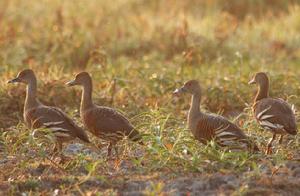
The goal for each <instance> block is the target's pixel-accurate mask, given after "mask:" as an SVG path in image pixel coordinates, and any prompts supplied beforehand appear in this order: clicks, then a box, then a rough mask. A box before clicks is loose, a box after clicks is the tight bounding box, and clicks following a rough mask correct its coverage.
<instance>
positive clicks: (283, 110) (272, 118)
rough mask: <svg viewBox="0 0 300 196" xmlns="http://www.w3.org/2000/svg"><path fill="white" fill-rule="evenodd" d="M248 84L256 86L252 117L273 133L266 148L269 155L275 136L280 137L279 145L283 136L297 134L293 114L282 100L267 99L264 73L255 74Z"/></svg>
mask: <svg viewBox="0 0 300 196" xmlns="http://www.w3.org/2000/svg"><path fill="white" fill-rule="evenodd" d="M249 84H257V85H258V91H257V94H256V97H255V99H254V104H253V106H252V109H253V114H254V117H255V119H256V120H257V122H258V123H259V124H260V125H261V126H262V127H263V128H264V129H266V130H269V131H271V132H272V133H273V137H272V139H271V140H270V142H269V143H268V148H267V154H270V153H271V148H272V142H273V141H274V140H275V139H276V134H279V135H281V137H280V140H279V142H280V143H281V142H282V139H283V135H285V134H291V135H296V134H297V125H296V118H295V112H294V111H293V108H292V107H290V105H289V104H288V103H287V102H285V101H284V100H282V99H274V98H270V97H269V78H268V76H267V75H266V74H265V73H263V72H259V73H256V74H255V76H254V78H253V79H252V80H251V81H250V82H249Z"/></svg>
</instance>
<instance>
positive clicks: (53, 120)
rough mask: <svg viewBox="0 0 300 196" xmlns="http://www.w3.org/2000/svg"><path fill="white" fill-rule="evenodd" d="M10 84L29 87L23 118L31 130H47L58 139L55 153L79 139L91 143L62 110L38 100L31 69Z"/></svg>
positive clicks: (35, 82) (35, 83)
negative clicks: (68, 142)
mask: <svg viewBox="0 0 300 196" xmlns="http://www.w3.org/2000/svg"><path fill="white" fill-rule="evenodd" d="M8 83H24V84H26V85H27V91H26V99H25V104H24V112H23V117H24V121H25V123H26V125H27V126H28V128H30V129H38V128H47V129H49V130H50V131H51V132H52V133H53V134H54V136H55V138H56V144H55V148H54V151H58V152H61V150H62V147H63V143H64V142H67V141H70V140H73V139H75V138H79V139H80V140H82V141H84V142H88V143H89V142H90V141H89V139H88V136H87V135H86V133H85V132H84V130H83V129H82V128H80V127H79V126H77V125H76V124H75V123H74V122H73V121H72V119H70V118H69V117H68V116H67V115H66V114H65V113H64V112H63V111H62V110H60V109H59V108H57V107H51V106H46V105H43V104H42V103H41V102H40V101H39V100H38V99H37V95H36V94H37V79H36V76H35V74H34V72H33V71H32V70H31V69H25V70H23V71H21V72H20V73H19V74H18V76H17V77H16V78H14V79H12V80H9V81H8Z"/></svg>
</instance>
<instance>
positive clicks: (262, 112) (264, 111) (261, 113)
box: [256, 106, 271, 119]
mask: <svg viewBox="0 0 300 196" xmlns="http://www.w3.org/2000/svg"><path fill="white" fill-rule="evenodd" d="M270 108H271V106H269V107H268V108H266V109H264V110H263V111H261V112H260V113H259V114H257V116H256V118H258V119H260V117H261V116H262V115H263V114H264V113H266V112H267V111H268V110H269V109H270Z"/></svg>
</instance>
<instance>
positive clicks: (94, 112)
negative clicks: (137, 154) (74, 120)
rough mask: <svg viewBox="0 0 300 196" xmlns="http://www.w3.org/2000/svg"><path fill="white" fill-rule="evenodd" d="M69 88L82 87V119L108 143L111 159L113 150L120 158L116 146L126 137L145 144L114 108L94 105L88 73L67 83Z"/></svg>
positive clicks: (108, 155)
mask: <svg viewBox="0 0 300 196" xmlns="http://www.w3.org/2000/svg"><path fill="white" fill-rule="evenodd" d="M66 85H67V86H76V85H78V86H81V87H82V96H81V103H80V117H81V120H82V122H83V124H84V126H85V127H86V128H87V130H88V131H90V132H91V133H92V134H93V135H95V136H96V137H98V138H100V139H103V140H105V141H107V142H109V144H108V148H107V157H108V158H111V155H112V154H111V152H112V148H114V150H115V152H116V156H117V157H118V150H117V148H116V144H117V142H118V141H120V140H122V139H123V138H124V137H125V136H126V137H128V138H129V139H130V140H132V141H135V142H138V143H139V144H143V142H142V141H141V139H142V137H141V134H140V133H139V131H138V130H136V129H135V128H134V127H133V125H132V124H131V123H130V122H129V120H128V119H127V118H126V117H125V116H124V115H123V114H121V113H120V112H118V111H117V110H116V109H114V108H110V107H106V106H100V105H96V104H94V103H93V99H92V91H93V83H92V78H91V76H90V74H89V73H88V72H80V73H78V74H76V76H75V78H74V79H73V80H71V81H69V82H67V83H66Z"/></svg>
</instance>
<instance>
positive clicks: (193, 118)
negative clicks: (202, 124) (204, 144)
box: [187, 112, 200, 133]
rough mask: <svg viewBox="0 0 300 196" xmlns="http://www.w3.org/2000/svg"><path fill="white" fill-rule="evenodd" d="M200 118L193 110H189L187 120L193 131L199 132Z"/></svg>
mask: <svg viewBox="0 0 300 196" xmlns="http://www.w3.org/2000/svg"><path fill="white" fill-rule="evenodd" d="M199 120H200V117H199V115H195V114H193V113H192V112H189V114H188V119H187V122H188V128H189V129H190V130H191V131H192V133H195V132H197V129H198V127H197V126H198V122H199Z"/></svg>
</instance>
